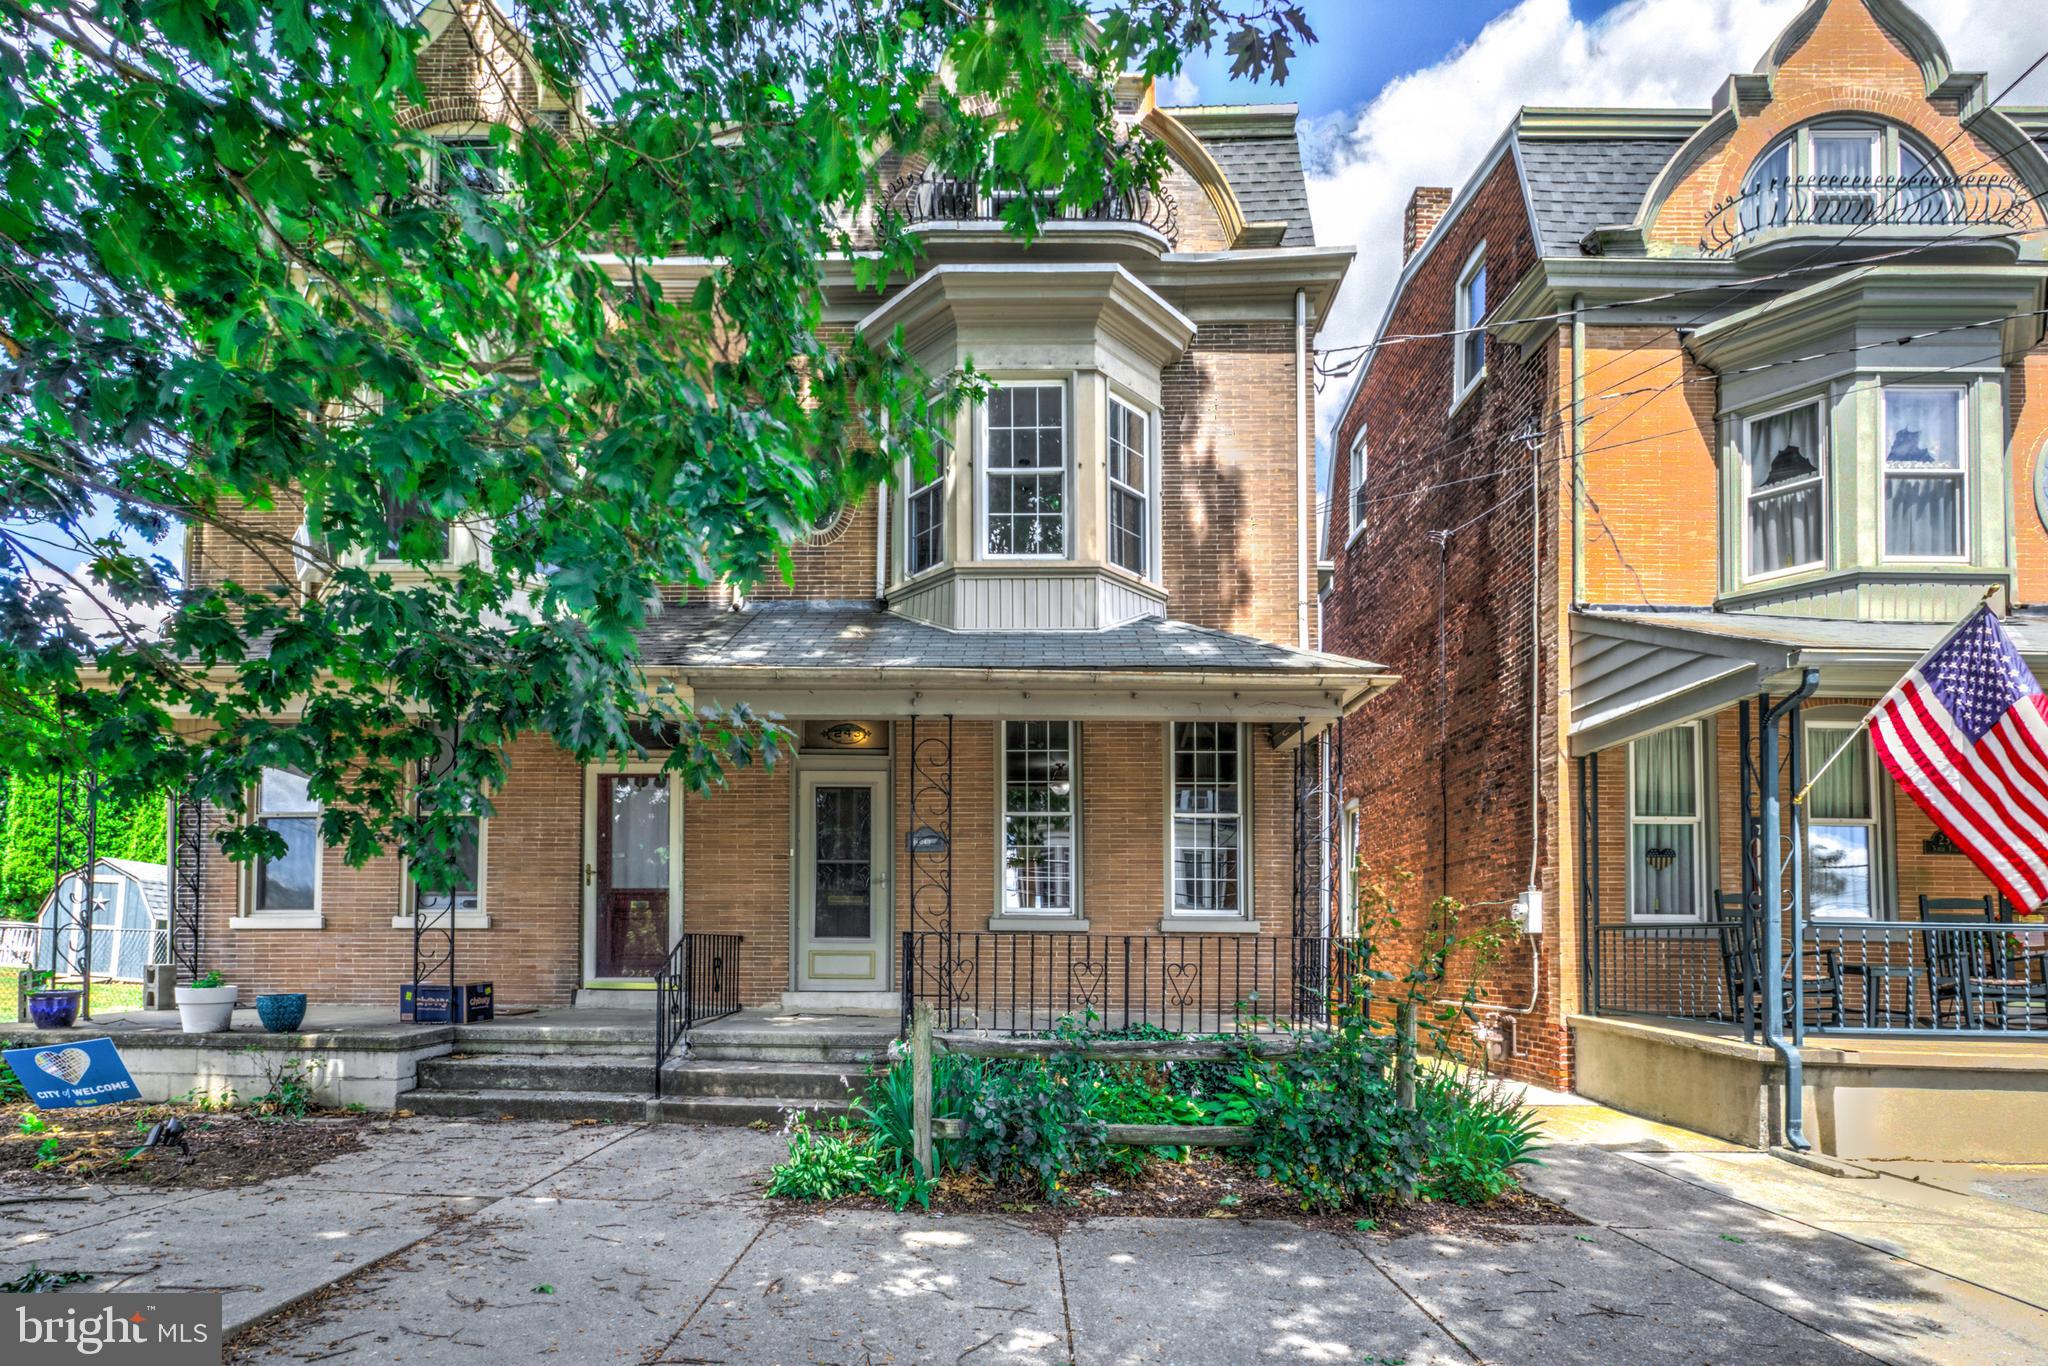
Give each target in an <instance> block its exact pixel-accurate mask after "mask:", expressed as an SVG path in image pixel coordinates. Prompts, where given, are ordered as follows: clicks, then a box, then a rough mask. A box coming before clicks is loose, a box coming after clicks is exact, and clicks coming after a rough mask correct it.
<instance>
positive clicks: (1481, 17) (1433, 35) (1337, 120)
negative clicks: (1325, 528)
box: [1161, 0, 2048, 423]
mask: <svg viewBox="0 0 2048 1366" xmlns="http://www.w3.org/2000/svg"><path fill="white" fill-rule="evenodd" d="M1805 3H1806V0H1437V2H1436V3H1434V4H1417V3H1415V2H1414V0H1304V4H1305V7H1306V10H1307V13H1308V17H1309V22H1310V24H1311V26H1312V27H1314V28H1315V29H1316V30H1317V37H1318V39H1319V40H1320V41H1319V42H1318V43H1317V44H1316V45H1315V46H1314V47H1312V48H1309V49H1307V50H1306V51H1305V52H1304V53H1303V55H1302V57H1301V59H1300V60H1299V61H1298V62H1297V63H1296V64H1295V68H1294V69H1293V70H1292V71H1290V72H1289V75H1288V79H1287V81H1286V82H1285V83H1284V84H1282V85H1280V86H1279V87H1277V88H1276V87H1274V86H1271V85H1260V86H1253V85H1249V84H1248V83H1246V82H1242V81H1232V80H1230V79H1229V77H1228V63H1227V61H1225V60H1223V59H1222V58H1220V57H1211V58H1209V59H1207V60H1197V61H1196V62H1194V63H1192V64H1191V65H1190V67H1189V69H1188V72H1187V74H1186V78H1185V79H1184V80H1182V81H1181V82H1180V83H1178V85H1177V86H1176V87H1175V88H1174V89H1173V90H1171V91H1170V92H1163V93H1162V95H1161V99H1162V102H1169V101H1171V102H1186V101H1188V100H1190V98H1192V99H1195V100H1200V101H1202V102H1205V103H1231V102H1235V101H1239V100H1245V101H1254V100H1275V99H1292V100H1294V101H1296V102H1297V103H1299V104H1300V105H1301V108H1302V117H1303V136H1304V142H1305V144H1306V151H1307V154H1308V160H1309V166H1310V174H1309V204H1310V208H1311V209H1312V210H1313V212H1314V215H1315V224H1316V236H1317V240H1318V241H1321V242H1324V243H1337V242H1349V243H1353V244H1355V245H1356V246H1357V248H1358V257H1357V260H1356V261H1355V263H1354V264H1353V265H1352V268H1351V273H1350V276H1349V277H1348V279H1347V280H1346V282H1345V287H1344V291H1343V294H1342V295H1341V296H1340V298H1339V300H1338V305H1337V308H1336V310H1335V311H1334V313H1333V314H1332V315H1331V317H1330V319H1329V321H1328V323H1327V324H1326V325H1325V327H1324V330H1323V334H1322V339H1321V340H1322V342H1323V344H1324V345H1325V346H1341V345H1345V344H1349V343H1357V342H1362V341H1366V340H1369V339H1370V338H1371V337H1372V335H1373V333H1374V331H1375V330H1376V329H1377V327H1378V325H1379V320H1380V314H1381V312H1382V310H1383V309H1384V308H1385V306H1386V300H1387V294H1388V292H1389V290H1390V289H1391V288H1392V286H1393V283H1394V278H1395V276H1396V274H1397V273H1398V271H1399V268H1400V227H1401V213H1402V210H1403V208H1404V207H1405V205H1406V204H1407V201H1408V195H1409V192H1410V191H1411V190H1412V189H1414V187H1416V186H1418V185H1447V186H1454V187H1455V186H1461V185H1463V184H1464V182H1465V180H1466V179H1467V177H1469V176H1470V175H1471V174H1472V173H1473V171H1475V170H1476V169H1477V168H1478V165H1479V161H1480V159H1481V158H1482V157H1483V156H1484V155H1485V154H1486V152H1487V151H1488V149H1490V148H1491V147H1492V146H1493V144H1494V143H1495V141H1496V140H1497V139H1498V138H1499V137H1500V134H1501V131H1502V130H1503V129H1504V128H1506V126H1507V124H1508V122H1509V120H1510V119H1512V118H1513V117H1514V114H1515V111H1516V109H1518V108H1519V107H1521V106H1522V105H1582V106H1583V105H1609V106H1664V107H1689V108H1704V107H1706V105H1707V104H1708V103H1709V101H1710V100H1711V99H1712V97H1713V94H1714V91H1715V89H1716V88H1717V87H1718V86H1719V85H1720V83H1721V82H1722V81H1723V80H1725V79H1726V78H1727V75H1728V73H1729V72H1733V71H1748V70H1751V69H1753V68H1754V67H1755V65H1756V62H1757V59H1758V58H1759V57H1760V56H1761V55H1762V54H1763V52H1764V51H1765V50H1766V49H1767V48H1768V47H1769V46H1770V43H1771V40H1772V39H1773V38H1775V37H1776V36H1777V34H1778V33H1779V32H1780V31H1781V30H1782V29H1783V28H1784V27H1785V25H1786V24H1787V23H1789V22H1790V21H1791V19H1792V18H1793V17H1794V16H1795V15H1796V14H1798V12H1799V11H1800V9H1801V8H1802V7H1803V6H1804V4H1805ZM1915 3H1916V5H1917V8H1918V9H1919V11H1920V13H1921V14H1922V16H1923V17H1925V18H1926V19H1927V21H1928V22H1929V23H1931V24H1932V25H1933V26H1934V27H1935V29H1936V31H1937V32H1939V33H1940V34H1941V35H1942V37H1943V40H1944V41H1945V42H1946V43H1947V44H1948V49H1949V55H1950V56H1951V57H1952V58H1953V59H1954V61H1955V64H1956V66H1957V67H1958V69H1961V70H1975V71H1984V72H1987V73H1988V74H1989V75H1990V78H1991V86H1992V91H1993V93H1997V92H1999V91H2002V90H2004V89H2005V88H2006V86H2007V85H2008V84H2010V83H2011V82H2012V81H2014V80H2015V79H2016V78H2018V77H2019V76H2020V75H2021V73H2022V72H2023V71H2025V69H2026V68H2027V67H2028V66H2029V65H2030V64H2032V63H2033V62H2034V61H2035V60H2036V59H2037V58H2039V57H2040V56H2041V55H2042V52H2043V49H2044V48H2048V23H2044V13H2048V0H1915ZM2003 102H2005V103H2022V104H2048V67H2044V68H2043V70H2042V71H2040V72H2036V73H2035V75H2034V76H2032V77H2031V78H2029V79H2028V80H2026V81H2025V82H2024V83H2022V84H2021V85H2020V86H2018V87H2017V88H2016V89H2015V90H2014V91H2013V93H2012V94H2011V95H2009V96H2007V97H2006V99H2005V101H2003ZM1342 398H1343V394H1342V392H1341V390H1332V391H1330V392H1326V393H1325V394H1324V395H1323V398H1322V402H1321V404H1320V408H1321V411H1322V414H1323V420H1324V421H1325V422H1326V423H1327V422H1329V421H1331V420H1333V418H1334V415H1335V414H1336V412H1337V411H1338V409H1339V407H1340V405H1341V401H1342Z"/></svg>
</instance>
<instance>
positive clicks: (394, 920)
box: [391, 911, 491, 930]
mask: <svg viewBox="0 0 2048 1366" xmlns="http://www.w3.org/2000/svg"><path fill="white" fill-rule="evenodd" d="M429 925H430V928H432V929H440V928H441V925H440V924H439V921H438V918H437V919H436V920H435V921H432V922H429ZM412 927H413V917H411V916H409V915H394V916H392V917H391V928H392V929H394V930H409V929H411V928H412ZM490 927H491V916H490V913H489V912H488V911H457V912H456V913H455V928H456V929H458V930H488V929H489V928H490Z"/></svg>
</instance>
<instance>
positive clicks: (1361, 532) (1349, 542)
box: [1344, 522, 1366, 550]
mask: <svg viewBox="0 0 2048 1366" xmlns="http://www.w3.org/2000/svg"><path fill="white" fill-rule="evenodd" d="M1365 531H1366V524H1365V523H1364V522H1360V523H1359V524H1358V525H1357V526H1355V527H1353V528H1351V532H1350V534H1349V535H1347V536H1345V538H1344V548H1345V549H1346V550H1349V549H1351V547H1352V546H1355V545H1357V544H1358V543H1359V542H1360V541H1362V540H1364V539H1365Z"/></svg>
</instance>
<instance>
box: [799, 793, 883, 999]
mask: <svg viewBox="0 0 2048 1366" xmlns="http://www.w3.org/2000/svg"><path fill="white" fill-rule="evenodd" d="M888 793H889V779H888V775H887V774H885V773H880V772H846V773H817V772H812V773H806V774H804V775H803V778H802V781H801V783H800V784H799V787H798V792H797V798H798V803H799V806H798V816H797V824H798V829H797V859H798V868H797V908H796V912H797V965H796V978H797V982H796V984H797V986H798V987H799V988H801V989H803V990H806V991H881V990H883V989H885V988H886V987H887V986H888V966H887V965H888V943H889V939H888V935H889V923H888V922H889V867H888V852H889V846H888V841H887V838H886V834H885V832H886V831H887V830H888V828H889V801H888Z"/></svg>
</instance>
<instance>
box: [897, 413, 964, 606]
mask: <svg viewBox="0 0 2048 1366" xmlns="http://www.w3.org/2000/svg"><path fill="white" fill-rule="evenodd" d="M932 456H933V461H934V464H933V468H932V475H931V478H929V479H927V480H925V481H924V482H923V483H921V484H920V483H918V482H917V466H916V462H915V461H911V462H908V464H907V465H906V470H907V473H906V476H905V478H904V481H903V482H904V487H905V488H907V489H908V490H909V492H908V493H906V494H905V495H904V498H903V572H904V576H905V577H906V578H907V577H911V576H914V575H917V574H922V573H924V571H925V570H927V569H930V568H932V567H933V566H935V565H937V564H938V563H939V562H940V561H941V560H943V559H945V558H946V467H947V466H948V465H950V464H952V462H953V461H952V457H953V449H952V447H950V446H948V445H947V444H946V443H945V442H943V441H942V442H939V443H937V444H936V445H935V446H934V447H933V448H932Z"/></svg>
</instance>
